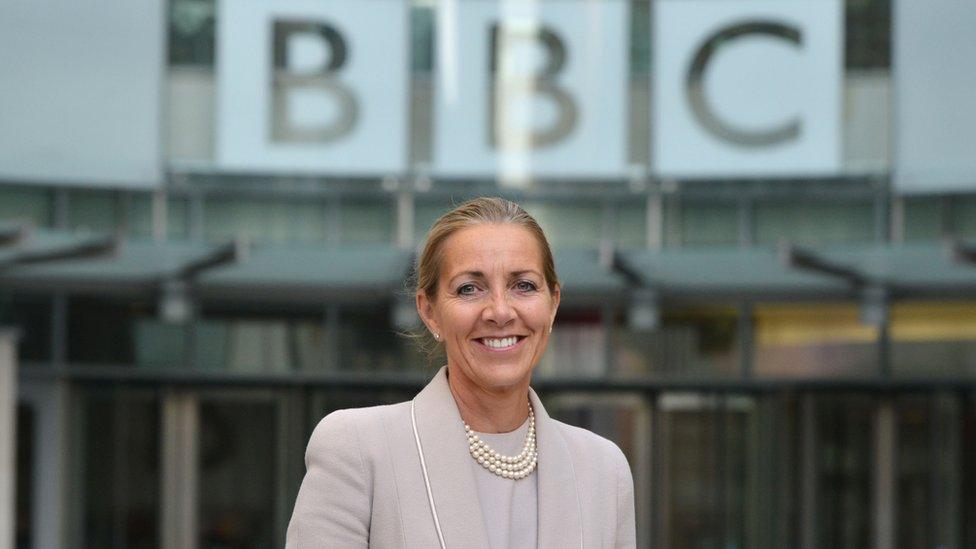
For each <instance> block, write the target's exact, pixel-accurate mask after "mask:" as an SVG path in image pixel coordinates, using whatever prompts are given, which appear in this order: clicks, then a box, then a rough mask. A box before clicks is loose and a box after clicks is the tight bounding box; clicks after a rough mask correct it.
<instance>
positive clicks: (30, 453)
mask: <svg viewBox="0 0 976 549" xmlns="http://www.w3.org/2000/svg"><path fill="white" fill-rule="evenodd" d="M36 457H37V456H35V453H34V410H33V409H32V408H31V407H30V406H28V405H26V404H20V405H18V406H17V466H16V467H17V469H16V470H17V489H16V490H17V499H16V501H17V503H16V505H17V508H16V515H15V516H16V522H15V523H14V540H15V541H14V547H18V548H24V549H26V548H28V547H33V541H32V537H33V527H32V526H33V525H32V523H31V522H32V520H33V518H34V513H33V512H32V511H33V505H34V460H35V459H36Z"/></svg>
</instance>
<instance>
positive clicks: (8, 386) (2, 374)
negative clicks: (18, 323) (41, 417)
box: [0, 329, 17, 549]
mask: <svg viewBox="0 0 976 549" xmlns="http://www.w3.org/2000/svg"><path fill="white" fill-rule="evenodd" d="M16 445H17V332H16V331H15V330H11V329H0V549H13V547H14V521H15V516H16V486H17V480H16V479H17V473H16V471H15V468H16V466H17V461H16V460H17V451H16Z"/></svg>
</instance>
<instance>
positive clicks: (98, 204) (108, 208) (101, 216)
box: [68, 191, 119, 233]
mask: <svg viewBox="0 0 976 549" xmlns="http://www.w3.org/2000/svg"><path fill="white" fill-rule="evenodd" d="M118 214H119V208H118V202H117V200H116V195H115V193H114V192H111V191H71V193H70V194H69V196H68V225H69V227H71V229H72V230H75V231H79V232H86V233H111V232H113V231H114V230H115V227H116V225H117V224H118Z"/></svg>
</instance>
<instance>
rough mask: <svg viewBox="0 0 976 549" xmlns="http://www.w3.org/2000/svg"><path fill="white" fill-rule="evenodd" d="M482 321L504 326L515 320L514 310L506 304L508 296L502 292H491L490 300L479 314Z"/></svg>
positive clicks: (509, 304) (510, 305)
mask: <svg viewBox="0 0 976 549" xmlns="http://www.w3.org/2000/svg"><path fill="white" fill-rule="evenodd" d="M481 318H482V320H485V321H486V322H491V323H492V324H496V325H498V326H504V325H506V324H508V323H509V322H511V321H512V320H514V319H515V309H514V308H513V307H512V304H511V303H509V302H508V295H507V294H506V293H505V292H504V291H501V292H498V291H496V292H492V293H491V299H490V300H489V302H488V303H487V304H486V305H485V308H484V310H483V311H482V313H481Z"/></svg>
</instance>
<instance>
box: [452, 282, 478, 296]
mask: <svg viewBox="0 0 976 549" xmlns="http://www.w3.org/2000/svg"><path fill="white" fill-rule="evenodd" d="M475 290H477V288H475V287H474V284H462V285H461V286H459V287H458V289H457V293H458V295H471V294H473V293H474V291H475Z"/></svg>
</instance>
